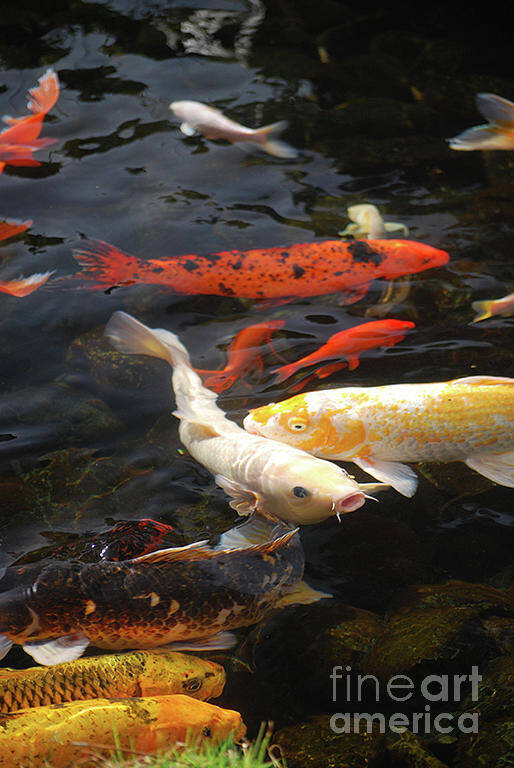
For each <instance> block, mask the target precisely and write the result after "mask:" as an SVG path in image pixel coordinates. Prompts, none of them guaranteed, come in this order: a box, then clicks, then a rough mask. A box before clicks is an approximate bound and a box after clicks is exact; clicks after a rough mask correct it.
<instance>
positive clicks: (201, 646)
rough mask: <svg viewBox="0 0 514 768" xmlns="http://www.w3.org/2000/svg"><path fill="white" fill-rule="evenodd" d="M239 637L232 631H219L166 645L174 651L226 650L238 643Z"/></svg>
mask: <svg viewBox="0 0 514 768" xmlns="http://www.w3.org/2000/svg"><path fill="white" fill-rule="evenodd" d="M237 642H238V640H237V637H236V636H235V635H234V634H233V633H232V632H218V633H217V634H215V635H209V637H204V638H200V639H198V640H177V641H176V642H174V643H168V645H166V646H164V647H165V648H170V649H171V650H173V651H225V650H228V649H229V648H233V647H234V646H235V645H237Z"/></svg>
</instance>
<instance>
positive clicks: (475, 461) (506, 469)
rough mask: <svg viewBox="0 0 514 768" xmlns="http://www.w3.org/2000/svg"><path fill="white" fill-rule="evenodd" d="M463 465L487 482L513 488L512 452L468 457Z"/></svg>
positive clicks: (513, 461)
mask: <svg viewBox="0 0 514 768" xmlns="http://www.w3.org/2000/svg"><path fill="white" fill-rule="evenodd" d="M464 463H465V464H467V465H468V467H470V468H471V469H474V470H475V472H478V473H479V474H480V475H483V476H484V477H487V478H489V480H493V481H494V482H495V483H498V484H499V485H506V486H507V487H508V488H514V451H509V452H508V453H486V454H483V455H482V456H470V458H469V459H466V461H465V462H464Z"/></svg>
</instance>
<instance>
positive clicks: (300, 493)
mask: <svg viewBox="0 0 514 768" xmlns="http://www.w3.org/2000/svg"><path fill="white" fill-rule="evenodd" d="M293 494H294V495H295V496H296V497H297V498H298V499H306V498H307V497H308V496H310V495H311V494H310V492H309V491H308V490H307V488H304V487H303V486H302V485H295V487H294V488H293Z"/></svg>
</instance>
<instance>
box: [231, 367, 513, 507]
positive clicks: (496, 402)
mask: <svg viewBox="0 0 514 768" xmlns="http://www.w3.org/2000/svg"><path fill="white" fill-rule="evenodd" d="M513 385H514V379H508V378H501V377H496V376H469V377H467V378H462V379H454V380H452V381H443V382H437V383H433V384H393V385H389V386H383V387H347V388H344V389H327V390H321V391H318V392H308V393H305V394H303V395H295V396H294V397H291V398H289V399H288V400H285V401H284V402H282V403H277V404H275V403H271V404H270V405H265V406H263V407H262V408H256V409H255V410H253V411H251V412H250V414H249V415H248V416H247V417H246V418H245V420H244V427H245V429H247V430H248V431H249V432H251V433H252V434H258V435H264V436H266V437H270V438H273V439H275V440H282V441H284V442H285V443H288V444H290V445H295V446H297V447H300V448H304V449H305V450H307V451H310V452H311V453H313V454H315V455H316V456H323V457H324V458H329V459H336V460H340V461H353V462H354V463H355V464H357V466H359V467H361V469H363V470H364V471H365V472H369V474H370V475H373V477H376V478H377V479H379V480H382V481H384V482H386V483H389V485H391V486H392V487H393V488H396V490H397V491H399V492H400V493H402V494H403V495H404V496H412V495H413V494H414V493H415V491H416V487H417V482H418V481H417V477H416V475H415V473H414V471H413V470H412V469H411V468H410V467H408V466H406V465H405V464H402V463H400V462H404V461H408V462H415V461H463V462H464V463H465V464H467V465H468V467H471V469H474V470H475V471H476V472H478V473H479V474H481V475H484V476H485V477H488V478H489V479H490V480H493V481H494V482H496V483H499V484H500V485H506V486H509V487H514V429H513V427H514V386H513Z"/></svg>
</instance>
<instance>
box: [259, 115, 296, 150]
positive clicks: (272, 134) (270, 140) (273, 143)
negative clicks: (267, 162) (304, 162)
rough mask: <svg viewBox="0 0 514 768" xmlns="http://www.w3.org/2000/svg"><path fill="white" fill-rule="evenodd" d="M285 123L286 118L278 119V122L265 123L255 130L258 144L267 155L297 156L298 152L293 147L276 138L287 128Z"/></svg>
mask: <svg viewBox="0 0 514 768" xmlns="http://www.w3.org/2000/svg"><path fill="white" fill-rule="evenodd" d="M287 125H288V123H287V120H280V121H279V122H278V123H272V124H271V125H265V126H263V127H262V128H258V129H257V130H256V131H255V136H256V137H257V139H258V142H259V144H260V145H261V146H262V148H263V149H264V151H265V152H267V153H268V154H269V155H274V156H275V157H286V158H293V157H298V152H297V151H296V149H295V148H294V147H291V146H290V145H289V144H286V142H285V141H280V139H278V138H277V137H278V136H279V135H280V134H281V133H282V131H283V130H285V129H286V128H287Z"/></svg>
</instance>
